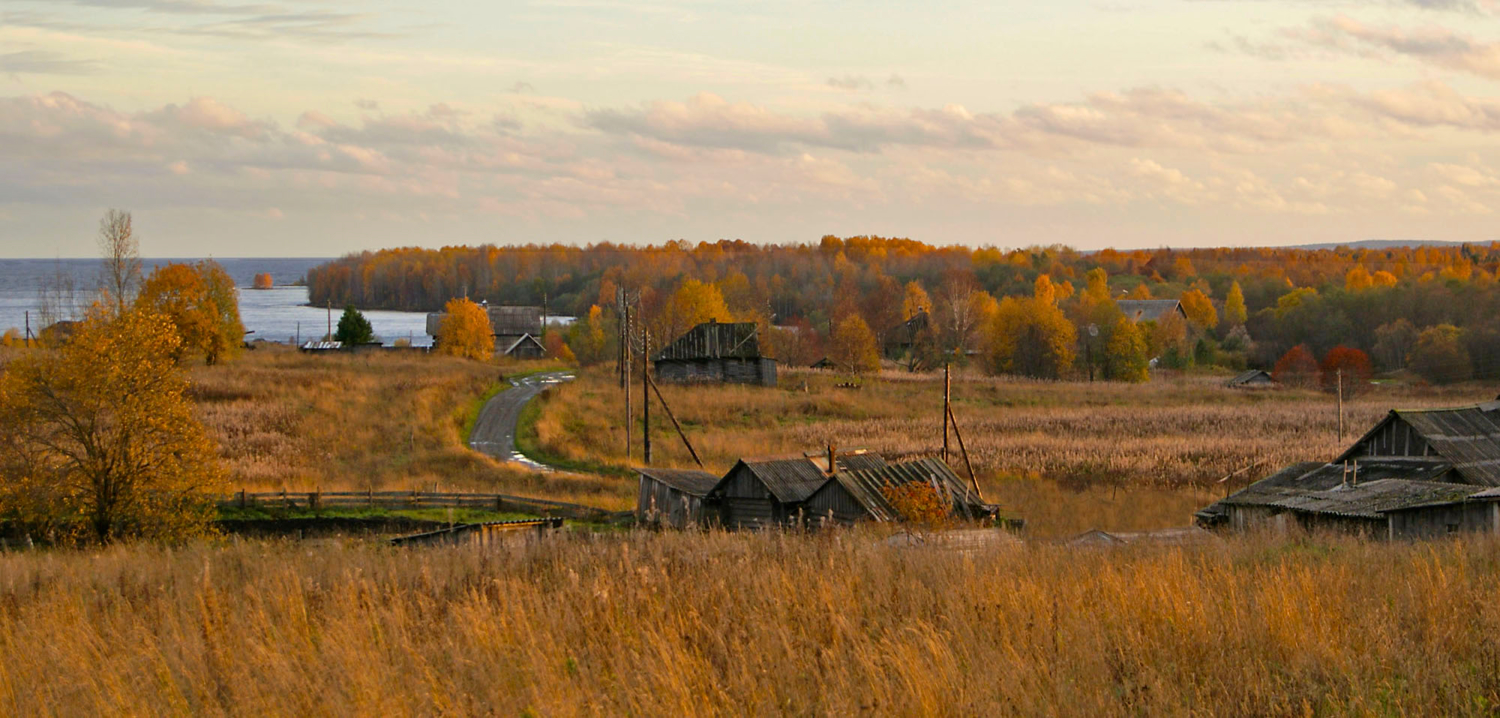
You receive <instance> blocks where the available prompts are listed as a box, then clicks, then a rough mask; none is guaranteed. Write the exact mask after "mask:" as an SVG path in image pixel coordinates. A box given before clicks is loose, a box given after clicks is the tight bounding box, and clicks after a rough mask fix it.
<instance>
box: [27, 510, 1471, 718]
mask: <svg viewBox="0 0 1500 718" xmlns="http://www.w3.org/2000/svg"><path fill="white" fill-rule="evenodd" d="M881 539H882V536H881V534H879V533H877V532H874V531H870V530H864V531H853V532H851V531H829V532H822V533H819V534H813V535H803V534H782V533H760V534H733V535H730V534H694V533H665V534H658V533H647V532H632V533H628V534H616V535H610V536H597V535H595V536H589V535H582V534H580V535H574V536H558V537H557V538H556V540H549V541H545V542H541V543H538V544H532V545H528V546H525V547H520V548H517V549H515V550H511V551H493V550H491V551H476V550H468V549H438V550H429V551H411V552H407V551H400V550H396V549H390V548H387V547H382V546H375V545H369V544H357V543H347V544H338V543H329V544H325V545H322V546H318V547H316V548H315V549H310V548H309V547H308V546H306V545H299V544H296V543H240V544H235V545H231V546H223V547H207V546H199V547H188V548H180V549H175V550H169V549H160V548H152V547H147V546H131V547H123V548H114V549H109V550H104V551H100V552H55V553H34V554H33V553H21V554H0V655H4V656H5V659H4V660H3V661H0V713H4V714H8V715H105V714H108V715H122V714H123V715H164V714H173V715H187V714H193V715H268V714H274V715H547V716H563V715H784V714H791V715H859V714H880V715H952V716H972V715H1007V714H1009V715H1090V716H1094V715H1098V716H1107V715H1141V714H1199V715H1243V714H1246V713H1247V712H1248V713H1253V714H1257V715H1314V714H1317V715H1492V714H1493V712H1494V710H1495V709H1496V706H1497V705H1500V638H1497V636H1500V616H1497V614H1496V613H1495V612H1494V611H1492V610H1489V609H1490V607H1491V606H1493V605H1495V602H1496V601H1497V600H1500V561H1497V557H1500V544H1496V543H1494V542H1492V541H1488V540H1480V539H1472V540H1465V541H1445V542H1439V543H1431V544H1416V545H1408V544H1396V545H1383V544H1372V543H1362V542H1359V541H1355V540H1347V539H1334V538H1312V539H1302V540H1290V541H1285V540H1284V541H1273V540H1270V539H1240V540H1236V541H1231V542H1219V543H1212V544H1209V545H1204V546H1198V547H1175V548H1167V547H1132V548H1128V549H1115V550H1098V549H1078V548H1072V547H1065V546H1057V545H1049V544H1018V543H1008V544H999V545H994V546H991V547H988V548H982V549H979V550H977V551H975V552H971V553H959V552H954V551H949V550H944V549H937V548H931V547H914V548H912V547H908V548H898V547H893V546H889V545H885V544H883V543H882V541H881Z"/></svg>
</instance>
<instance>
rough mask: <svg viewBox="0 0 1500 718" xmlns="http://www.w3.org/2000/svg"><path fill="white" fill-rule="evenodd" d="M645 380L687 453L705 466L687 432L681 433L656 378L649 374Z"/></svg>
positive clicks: (701, 466) (699, 466)
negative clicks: (670, 421) (654, 393)
mask: <svg viewBox="0 0 1500 718" xmlns="http://www.w3.org/2000/svg"><path fill="white" fill-rule="evenodd" d="M646 381H647V382H648V383H650V384H651V390H652V391H655V392H656V400H657V401H660V402H661V408H662V410H663V411H665V412H667V418H668V419H671V420H672V428H674V429H676V430H677V436H679V437H681V438H682V445H683V446H686V447H687V450H688V453H689V454H692V455H693V461H695V462H697V464H698V468H700V469H702V468H706V467H704V466H703V460H702V459H700V458H698V452H697V451H696V450H694V449H693V443H692V442H690V441H688V438H687V434H685V433H683V431H682V425H681V424H679V423H677V417H676V416H673V415H672V407H670V406H668V405H667V398H666V397H664V396H662V395H661V387H659V386H657V385H656V380H655V379H652V378H651V377H649V376H648V377H646Z"/></svg>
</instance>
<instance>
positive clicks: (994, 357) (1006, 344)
mask: <svg viewBox="0 0 1500 718" xmlns="http://www.w3.org/2000/svg"><path fill="white" fill-rule="evenodd" d="M1045 278H1046V275H1043V276H1042V279H1045ZM1037 286H1038V289H1039V290H1040V289H1042V288H1043V286H1044V285H1043V284H1042V282H1041V280H1040V279H1039V280H1038V282H1037ZM1045 287H1046V288H1047V289H1050V288H1051V283H1050V282H1049V283H1047V284H1046V285H1045ZM987 338H988V340H989V348H988V360H989V369H990V371H991V372H993V373H996V374H1023V375H1025V376H1032V377H1038V378H1042V379H1056V378H1058V377H1060V376H1062V374H1063V373H1064V372H1066V371H1067V369H1068V367H1069V366H1071V365H1072V364H1073V356H1074V344H1075V342H1076V339H1077V332H1076V330H1075V329H1074V328H1073V323H1072V322H1070V321H1068V318H1067V317H1066V316H1064V315H1063V313H1062V310H1061V309H1058V308H1057V307H1056V306H1055V305H1053V304H1052V303H1051V301H1049V300H1048V299H1047V298H1044V297H1041V296H1038V297H1031V298H1029V299H1028V298H1018V297H1006V298H1005V299H1003V300H1001V301H1000V306H999V308H997V309H996V311H995V315H994V318H993V319H991V320H990V324H989V331H988V337H987Z"/></svg>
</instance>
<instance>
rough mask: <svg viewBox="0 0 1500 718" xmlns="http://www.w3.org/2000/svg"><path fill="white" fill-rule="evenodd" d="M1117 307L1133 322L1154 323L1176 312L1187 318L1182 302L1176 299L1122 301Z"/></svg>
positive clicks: (1116, 303) (1117, 303)
mask: <svg viewBox="0 0 1500 718" xmlns="http://www.w3.org/2000/svg"><path fill="white" fill-rule="evenodd" d="M1115 305H1116V306H1118V307H1120V311H1122V312H1124V313H1125V318H1126V319H1129V320H1130V321H1132V322H1154V321H1156V320H1158V319H1161V318H1162V317H1163V316H1164V315H1166V314H1168V313H1171V312H1174V311H1175V312H1178V313H1179V314H1182V315H1183V316H1186V313H1185V312H1183V310H1182V302H1180V301H1178V300H1176V299H1121V300H1119V301H1117V302H1115Z"/></svg>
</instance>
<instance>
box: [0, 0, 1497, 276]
mask: <svg viewBox="0 0 1500 718" xmlns="http://www.w3.org/2000/svg"><path fill="white" fill-rule="evenodd" d="M1497 81H1500V0H1368V1H1357V0H1350V1H1347V2H1340V1H1338V0H1050V1H1049V2H1046V3H1038V2H1034V1H1029V2H996V1H991V2H968V1H960V0H953V1H948V0H929V2H925V3H912V2H890V1H888V0H863V1H861V2H837V1H825V0H799V1H797V2H790V1H784V0H760V1H758V2H715V1H711V0H645V1H644V2H630V3H626V2H615V1H614V0H531V1H509V0H492V1H486V2H454V1H450V0H425V1H423V2H407V1H405V0H364V1H360V2H356V1H354V0H306V1H301V2H293V1H290V0H46V1H45V2H37V1H33V0H4V2H3V3H0V257H74V256H92V255H94V254H95V251H96V250H95V239H94V238H95V234H96V231H97V223H98V219H99V217H100V215H102V214H103V212H104V211H105V210H106V209H107V208H111V207H114V208H121V209H127V210H130V211H131V212H132V213H133V215H134V218H135V225H136V232H137V235H138V236H139V237H140V240H141V248H142V252H143V253H144V254H146V255H149V256H221V257H231V256H336V255H340V254H344V253H346V252H352V251H360V250H365V249H378V248H381V247H390V246H411V245H417V246H427V247H440V246H444V245H457V244H482V243H493V244H500V245H507V244H525V243H533V242H535V243H551V242H562V243H567V244H580V245H581V244H589V243H596V242H602V241H609V242H623V243H661V242H664V241H667V240H672V239H686V240H689V241H693V242H697V241H702V240H707V241H713V240H717V239H721V238H728V239H736V238H738V239H744V240H748V241H753V242H815V241H817V239H818V238H819V237H821V236H823V235H825V234H835V235H840V236H849V235H856V234H878V235H882V236H898V237H910V238H912V239H917V240H921V241H925V242H929V243H934V244H967V245H974V246H981V245H995V246H1000V247H1007V248H1009V247H1022V246H1029V245H1035V244H1066V245H1070V246H1073V247H1077V248H1080V249H1098V248H1103V247H1122V248H1123V247H1146V248H1151V247H1163V246H1171V247H1187V246H1236V245H1282V244H1302V243H1314V242H1353V241H1359V240H1364V239H1426V240H1452V241H1490V240H1494V239H1500V232H1497V231H1496V222H1495V215H1494V208H1495V207H1496V206H1497V200H1500V153H1497V150H1500V145H1497V142H1496V140H1497V136H1500V135H1497V133H1500V91H1497V90H1500V87H1497Z"/></svg>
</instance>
